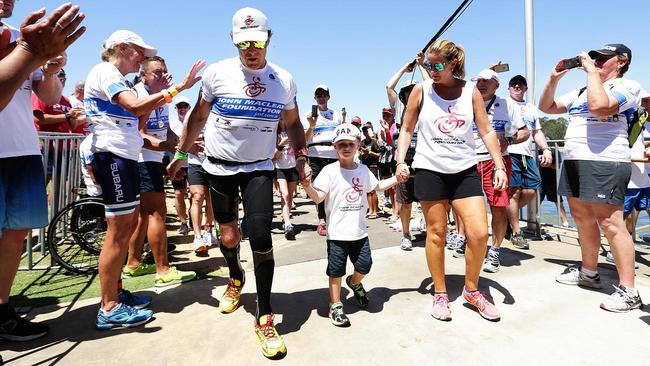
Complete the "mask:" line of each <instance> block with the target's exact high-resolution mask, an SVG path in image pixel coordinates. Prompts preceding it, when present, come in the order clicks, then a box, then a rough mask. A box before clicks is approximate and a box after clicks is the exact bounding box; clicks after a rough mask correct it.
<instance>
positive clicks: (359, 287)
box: [345, 275, 368, 308]
mask: <svg viewBox="0 0 650 366" xmlns="http://www.w3.org/2000/svg"><path fill="white" fill-rule="evenodd" d="M345 283H346V284H347V285H348V287H349V288H350V289H351V290H352V293H353V294H354V298H355V299H356V300H357V305H359V307H361V308H365V307H367V306H368V295H367V294H366V290H365V289H364V288H363V284H361V283H359V284H356V285H353V284H352V275H349V276H348V277H346V279H345Z"/></svg>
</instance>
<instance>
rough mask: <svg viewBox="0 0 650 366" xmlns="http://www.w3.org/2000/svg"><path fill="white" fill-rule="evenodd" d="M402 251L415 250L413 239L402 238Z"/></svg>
mask: <svg viewBox="0 0 650 366" xmlns="http://www.w3.org/2000/svg"><path fill="white" fill-rule="evenodd" d="M399 247H400V249H402V250H411V249H413V242H411V239H409V238H406V237H402V242H401V243H400V245H399Z"/></svg>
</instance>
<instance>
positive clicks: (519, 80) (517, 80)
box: [508, 75, 528, 87]
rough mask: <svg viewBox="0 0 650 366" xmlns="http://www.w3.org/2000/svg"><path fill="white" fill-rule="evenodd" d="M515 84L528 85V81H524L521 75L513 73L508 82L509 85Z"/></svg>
mask: <svg viewBox="0 0 650 366" xmlns="http://www.w3.org/2000/svg"><path fill="white" fill-rule="evenodd" d="M515 85H523V86H526V87H527V86H528V82H526V78H525V77H523V76H522V75H515V76H513V77H512V79H510V82H509V83H508V86H509V87H513V86H515Z"/></svg>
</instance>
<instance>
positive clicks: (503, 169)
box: [492, 167, 508, 174]
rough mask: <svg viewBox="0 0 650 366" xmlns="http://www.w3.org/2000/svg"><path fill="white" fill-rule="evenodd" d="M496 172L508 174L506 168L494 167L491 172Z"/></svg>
mask: <svg viewBox="0 0 650 366" xmlns="http://www.w3.org/2000/svg"><path fill="white" fill-rule="evenodd" d="M497 170H500V171H502V172H504V173H506V174H508V171H507V170H506V168H500V167H496V168H494V169H492V171H493V172H496V171H497Z"/></svg>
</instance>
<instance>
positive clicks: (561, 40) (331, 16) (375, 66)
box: [7, 0, 650, 123]
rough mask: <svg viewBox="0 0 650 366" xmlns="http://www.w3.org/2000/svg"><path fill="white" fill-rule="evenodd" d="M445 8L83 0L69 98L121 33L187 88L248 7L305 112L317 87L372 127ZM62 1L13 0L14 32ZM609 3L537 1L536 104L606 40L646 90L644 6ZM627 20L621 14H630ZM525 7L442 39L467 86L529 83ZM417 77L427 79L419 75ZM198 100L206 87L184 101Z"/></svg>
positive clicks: (494, 0) (462, 22)
mask: <svg viewBox="0 0 650 366" xmlns="http://www.w3.org/2000/svg"><path fill="white" fill-rule="evenodd" d="M460 2H461V1H460V0H437V1H409V2H406V1H388V0H375V1H350V0H348V1H341V0H330V1H295V0H285V1H278V0H276V1H272V0H268V1H262V0H260V1H236V0H232V1H218V0H213V1H202V0H189V1H167V0H158V1H149V0H130V1H124V0H112V1H98V0H79V1H76V2H74V3H76V4H80V5H81V7H82V11H84V12H85V13H86V15H87V17H86V20H85V21H84V24H85V25H86V26H87V27H88V31H87V32H86V34H85V35H84V36H83V37H82V38H81V39H80V40H78V41H77V43H75V44H74V45H72V47H71V48H70V49H69V51H68V65H67V67H66V71H67V74H68V85H67V86H66V89H65V92H66V94H69V93H70V92H71V90H72V86H73V85H74V82H75V81H77V80H80V79H85V77H86V75H87V73H88V71H89V70H90V68H91V67H92V66H93V65H95V64H97V63H99V62H100V59H99V53H100V47H101V44H102V43H103V41H104V40H105V39H106V38H107V37H108V36H109V35H110V34H111V33H112V32H113V31H115V30H117V29H128V30H132V31H134V32H136V33H138V34H139V35H141V36H142V37H143V38H144V40H145V41H146V42H147V43H149V44H151V45H153V46H155V47H157V48H158V49H159V54H160V56H162V57H164V58H165V59H166V60H167V65H168V68H169V70H170V71H171V72H172V74H173V75H174V76H175V79H176V80H180V79H181V78H182V77H183V76H184V75H185V73H186V72H187V70H188V69H189V67H190V66H191V64H192V63H193V61H194V60H196V59H205V60H206V61H207V62H208V64H209V63H212V62H215V61H218V60H220V59H223V58H228V57H233V56H235V55H236V49H235V48H234V46H233V45H232V43H231V40H230V36H229V33H230V28H231V18H232V15H233V13H234V12H235V11H236V10H237V9H239V8H241V7H244V6H252V7H256V8H258V9H260V10H262V11H263V12H264V13H265V14H266V15H267V16H268V18H269V22H270V25H271V27H272V29H273V32H274V36H273V40H272V43H271V44H270V46H269V47H270V49H269V52H268V59H269V60H270V61H271V62H273V63H275V64H277V65H279V66H281V67H283V68H285V69H287V70H288V71H289V72H291V73H292V74H293V76H294V78H295V80H296V83H297V85H298V105H299V108H300V110H301V115H304V114H305V113H307V112H308V111H309V110H310V105H311V104H313V102H314V100H313V88H314V87H315V86H316V85H317V84H320V83H325V84H327V85H329V86H330V89H331V94H332V98H331V100H330V106H331V107H332V108H336V109H340V108H341V107H346V109H347V111H348V118H350V117H352V116H354V115H359V116H361V117H362V119H363V120H364V121H366V120H371V121H373V122H374V123H376V122H377V120H378V119H379V118H380V117H381V113H380V111H381V108H382V106H385V105H387V98H386V92H385V88H384V86H385V84H386V82H387V81H388V79H389V78H390V77H391V76H392V75H393V74H394V73H395V72H396V71H397V70H398V69H399V68H400V67H402V66H403V65H404V64H405V63H406V62H408V61H409V60H411V59H413V57H414V55H415V54H416V52H418V51H419V50H421V49H422V47H423V46H424V44H426V42H427V41H428V40H429V39H430V38H431V37H432V36H433V34H435V32H436V31H437V30H438V28H439V27H440V26H441V25H442V23H443V22H444V21H445V20H446V19H447V17H448V16H449V15H450V14H451V13H452V12H453V10H454V9H455V8H456V7H457V6H458V5H459V4H460ZM61 3H62V2H61V1H44V2H43V1H40V2H34V1H26V0H21V1H17V3H16V8H15V11H14V15H13V17H12V18H10V19H8V20H7V23H9V24H12V25H14V26H18V25H19V24H20V22H21V21H22V19H23V18H24V17H25V16H26V14H27V13H28V12H29V11H31V10H35V9H36V8H37V7H38V6H43V5H44V6H45V7H46V8H47V9H48V10H52V9H54V8H55V7H56V6H58V5H59V4H61ZM621 3H622V2H620V1H619V2H613V1H603V0H570V1H567V0H562V1H560V0H536V1H535V2H534V4H535V7H534V11H535V12H534V15H535V64H536V80H537V83H536V87H535V90H536V96H537V97H539V93H540V91H541V89H542V87H543V85H544V83H545V82H546V80H547V77H548V74H549V70H551V68H552V67H553V66H554V65H555V63H556V62H557V61H558V60H559V59H561V58H566V57H571V56H574V55H576V54H577V53H578V52H580V51H588V50H590V49H593V48H600V47H601V46H602V45H603V44H605V43H625V44H626V45H627V46H628V47H630V48H631V49H632V52H633V60H632V65H631V68H630V71H629V72H628V73H627V75H626V77H628V78H630V79H634V80H637V81H639V82H640V83H641V85H642V86H644V87H645V88H646V89H650V73H649V72H648V67H647V65H648V63H647V62H646V61H645V60H647V59H648V58H649V57H650V42H648V41H647V39H646V38H647V37H645V34H646V33H647V30H646V29H645V27H644V26H643V25H644V23H645V22H646V21H647V19H646V18H645V17H647V14H648V10H650V5H648V2H646V1H641V0H628V1H625V6H619V4H621ZM623 13H624V14H623ZM523 14H524V0H474V2H473V3H472V5H470V7H469V8H468V9H467V11H466V12H465V13H464V14H463V15H462V16H461V18H460V19H459V20H458V21H457V22H456V23H455V24H454V25H453V26H452V27H451V28H450V29H449V30H448V31H447V32H446V33H445V34H444V35H443V38H448V39H451V40H453V41H454V42H456V43H459V44H461V45H463V46H464V47H465V49H466V53H467V60H466V69H467V76H468V78H469V77H471V76H473V75H474V74H476V73H477V72H478V71H480V70H481V69H482V68H485V67H487V66H489V65H490V64H492V63H493V62H496V61H498V60H502V61H503V62H507V63H509V64H510V70H511V71H510V72H507V73H504V74H501V78H502V81H501V88H500V91H499V93H500V94H501V95H503V96H506V95H507V90H506V87H507V81H508V80H509V79H510V77H512V76H514V75H516V74H518V73H521V74H524V75H525V54H524V52H525V50H524V47H525V44H524V18H523ZM417 77H418V78H419V75H418V76H417ZM585 80H586V77H585V74H584V72H582V71H580V70H574V71H572V72H570V73H569V74H568V75H567V76H565V77H564V78H563V79H562V81H561V82H560V86H559V87H558V92H559V93H563V92H565V91H569V90H571V89H574V88H577V87H581V86H583V85H584V83H585ZM183 94H184V95H186V96H188V97H189V98H190V99H191V100H192V102H194V101H195V100H196V97H197V94H198V87H195V88H194V89H193V90H190V91H186V92H184V93H183Z"/></svg>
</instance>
